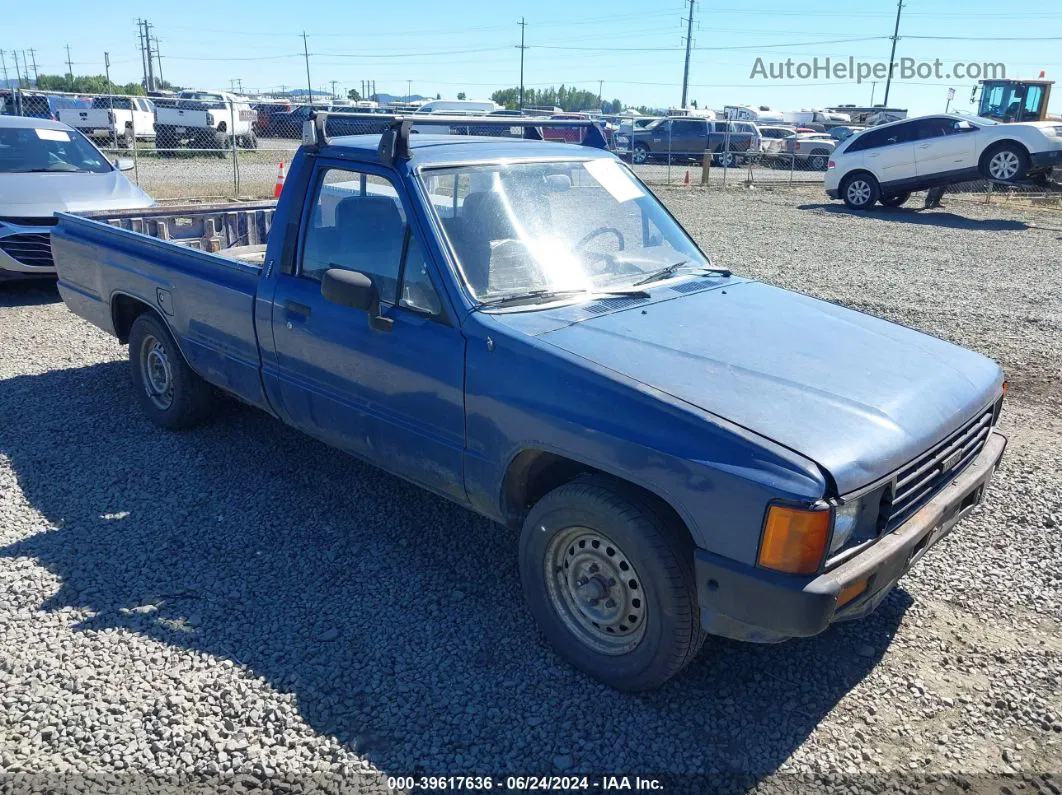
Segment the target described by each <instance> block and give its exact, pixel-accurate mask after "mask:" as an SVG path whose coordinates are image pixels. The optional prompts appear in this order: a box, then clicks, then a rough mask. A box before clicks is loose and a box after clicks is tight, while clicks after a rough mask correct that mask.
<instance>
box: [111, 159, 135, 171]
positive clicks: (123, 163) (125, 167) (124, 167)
mask: <svg viewBox="0 0 1062 795" xmlns="http://www.w3.org/2000/svg"><path fill="white" fill-rule="evenodd" d="M135 166H136V164H135V163H134V162H133V161H132V160H131V159H130V158H128V157H116V158H115V159H114V167H115V168H116V169H118V170H119V171H132V170H133V168H134V167H135Z"/></svg>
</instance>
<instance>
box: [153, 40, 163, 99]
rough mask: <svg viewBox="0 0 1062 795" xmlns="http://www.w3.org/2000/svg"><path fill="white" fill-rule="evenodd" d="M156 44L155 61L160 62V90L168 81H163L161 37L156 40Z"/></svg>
mask: <svg viewBox="0 0 1062 795" xmlns="http://www.w3.org/2000/svg"><path fill="white" fill-rule="evenodd" d="M154 42H155V60H156V61H158V62H159V88H162V87H163V86H164V85H165V83H166V81H165V80H163V79H162V52H160V51H159V37H158V36H156V37H155V38H154Z"/></svg>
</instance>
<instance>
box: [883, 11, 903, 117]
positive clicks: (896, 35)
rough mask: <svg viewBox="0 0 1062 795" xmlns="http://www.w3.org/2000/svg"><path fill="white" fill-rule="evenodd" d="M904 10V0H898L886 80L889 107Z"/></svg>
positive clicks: (886, 95)
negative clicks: (901, 18)
mask: <svg viewBox="0 0 1062 795" xmlns="http://www.w3.org/2000/svg"><path fill="white" fill-rule="evenodd" d="M901 11H903V0H896V27H895V28H893V31H892V52H891V53H889V76H888V79H887V80H886V81H885V103H884V104H885V107H886V108H887V107H889V87H890V86H891V85H892V68H893V64H894V63H895V62H896V42H897V41H898V40H899V38H900V12H901Z"/></svg>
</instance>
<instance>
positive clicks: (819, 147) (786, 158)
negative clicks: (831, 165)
mask: <svg viewBox="0 0 1062 795" xmlns="http://www.w3.org/2000/svg"><path fill="white" fill-rule="evenodd" d="M638 121H639V122H641V121H642V120H638ZM854 129H856V128H852V127H838V128H836V132H835V131H834V130H831V131H830V132H818V131H815V130H811V129H808V128H802V127H794V126H792V125H785V124H772V125H759V124H756V123H754V122H751V121H740V120H738V121H735V120H730V121H726V120H715V119H705V118H698V117H691V116H683V117H671V118H661V119H651V120H646V121H644V122H643V123H642V124H640V125H639V124H637V123H636V124H634V125H632V128H631V129H627V130H623V131H621V132H619V133H617V134H616V136H615V150H616V151H617V153H620V154H622V155H624V156H625V157H626V158H628V159H629V160H630V161H631V162H632V163H637V164H642V163H648V162H651V161H654V160H665V161H672V162H674V161H685V160H698V161H699V160H701V158H703V157H704V154H705V153H706V152H708V153H711V154H712V156H713V160H714V162H715V163H716V164H717V165H721V166H725V167H732V166H738V165H741V164H743V163H748V162H752V163H761V164H763V165H766V166H784V167H793V166H795V167H798V168H801V169H809V170H813V171H825V170H826V166H827V164H828V162H829V156H830V153H831V152H833V150H834V148H835V147H836V146H837V144H838V142H839V141H840V140H843V138H844V137H846V136H848V135H851V134H852V131H853V130H854Z"/></svg>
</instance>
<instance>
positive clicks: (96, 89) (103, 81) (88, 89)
mask: <svg viewBox="0 0 1062 795" xmlns="http://www.w3.org/2000/svg"><path fill="white" fill-rule="evenodd" d="M156 82H158V83H159V88H160V89H162V90H165V91H174V90H176V89H177V87H176V86H173V85H170V84H169V83H167V82H165V81H163V80H157V81H156ZM37 90H38V91H60V92H68V93H73V94H127V95H134V96H144V95H145V94H146V93H147V92H146V91H144V87H143V86H142V85H141V84H140V83H124V84H119V83H112V82H110V81H109V80H107V76H106V75H77V76H76V77H74V76H71V75H39V76H38V77H37Z"/></svg>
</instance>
